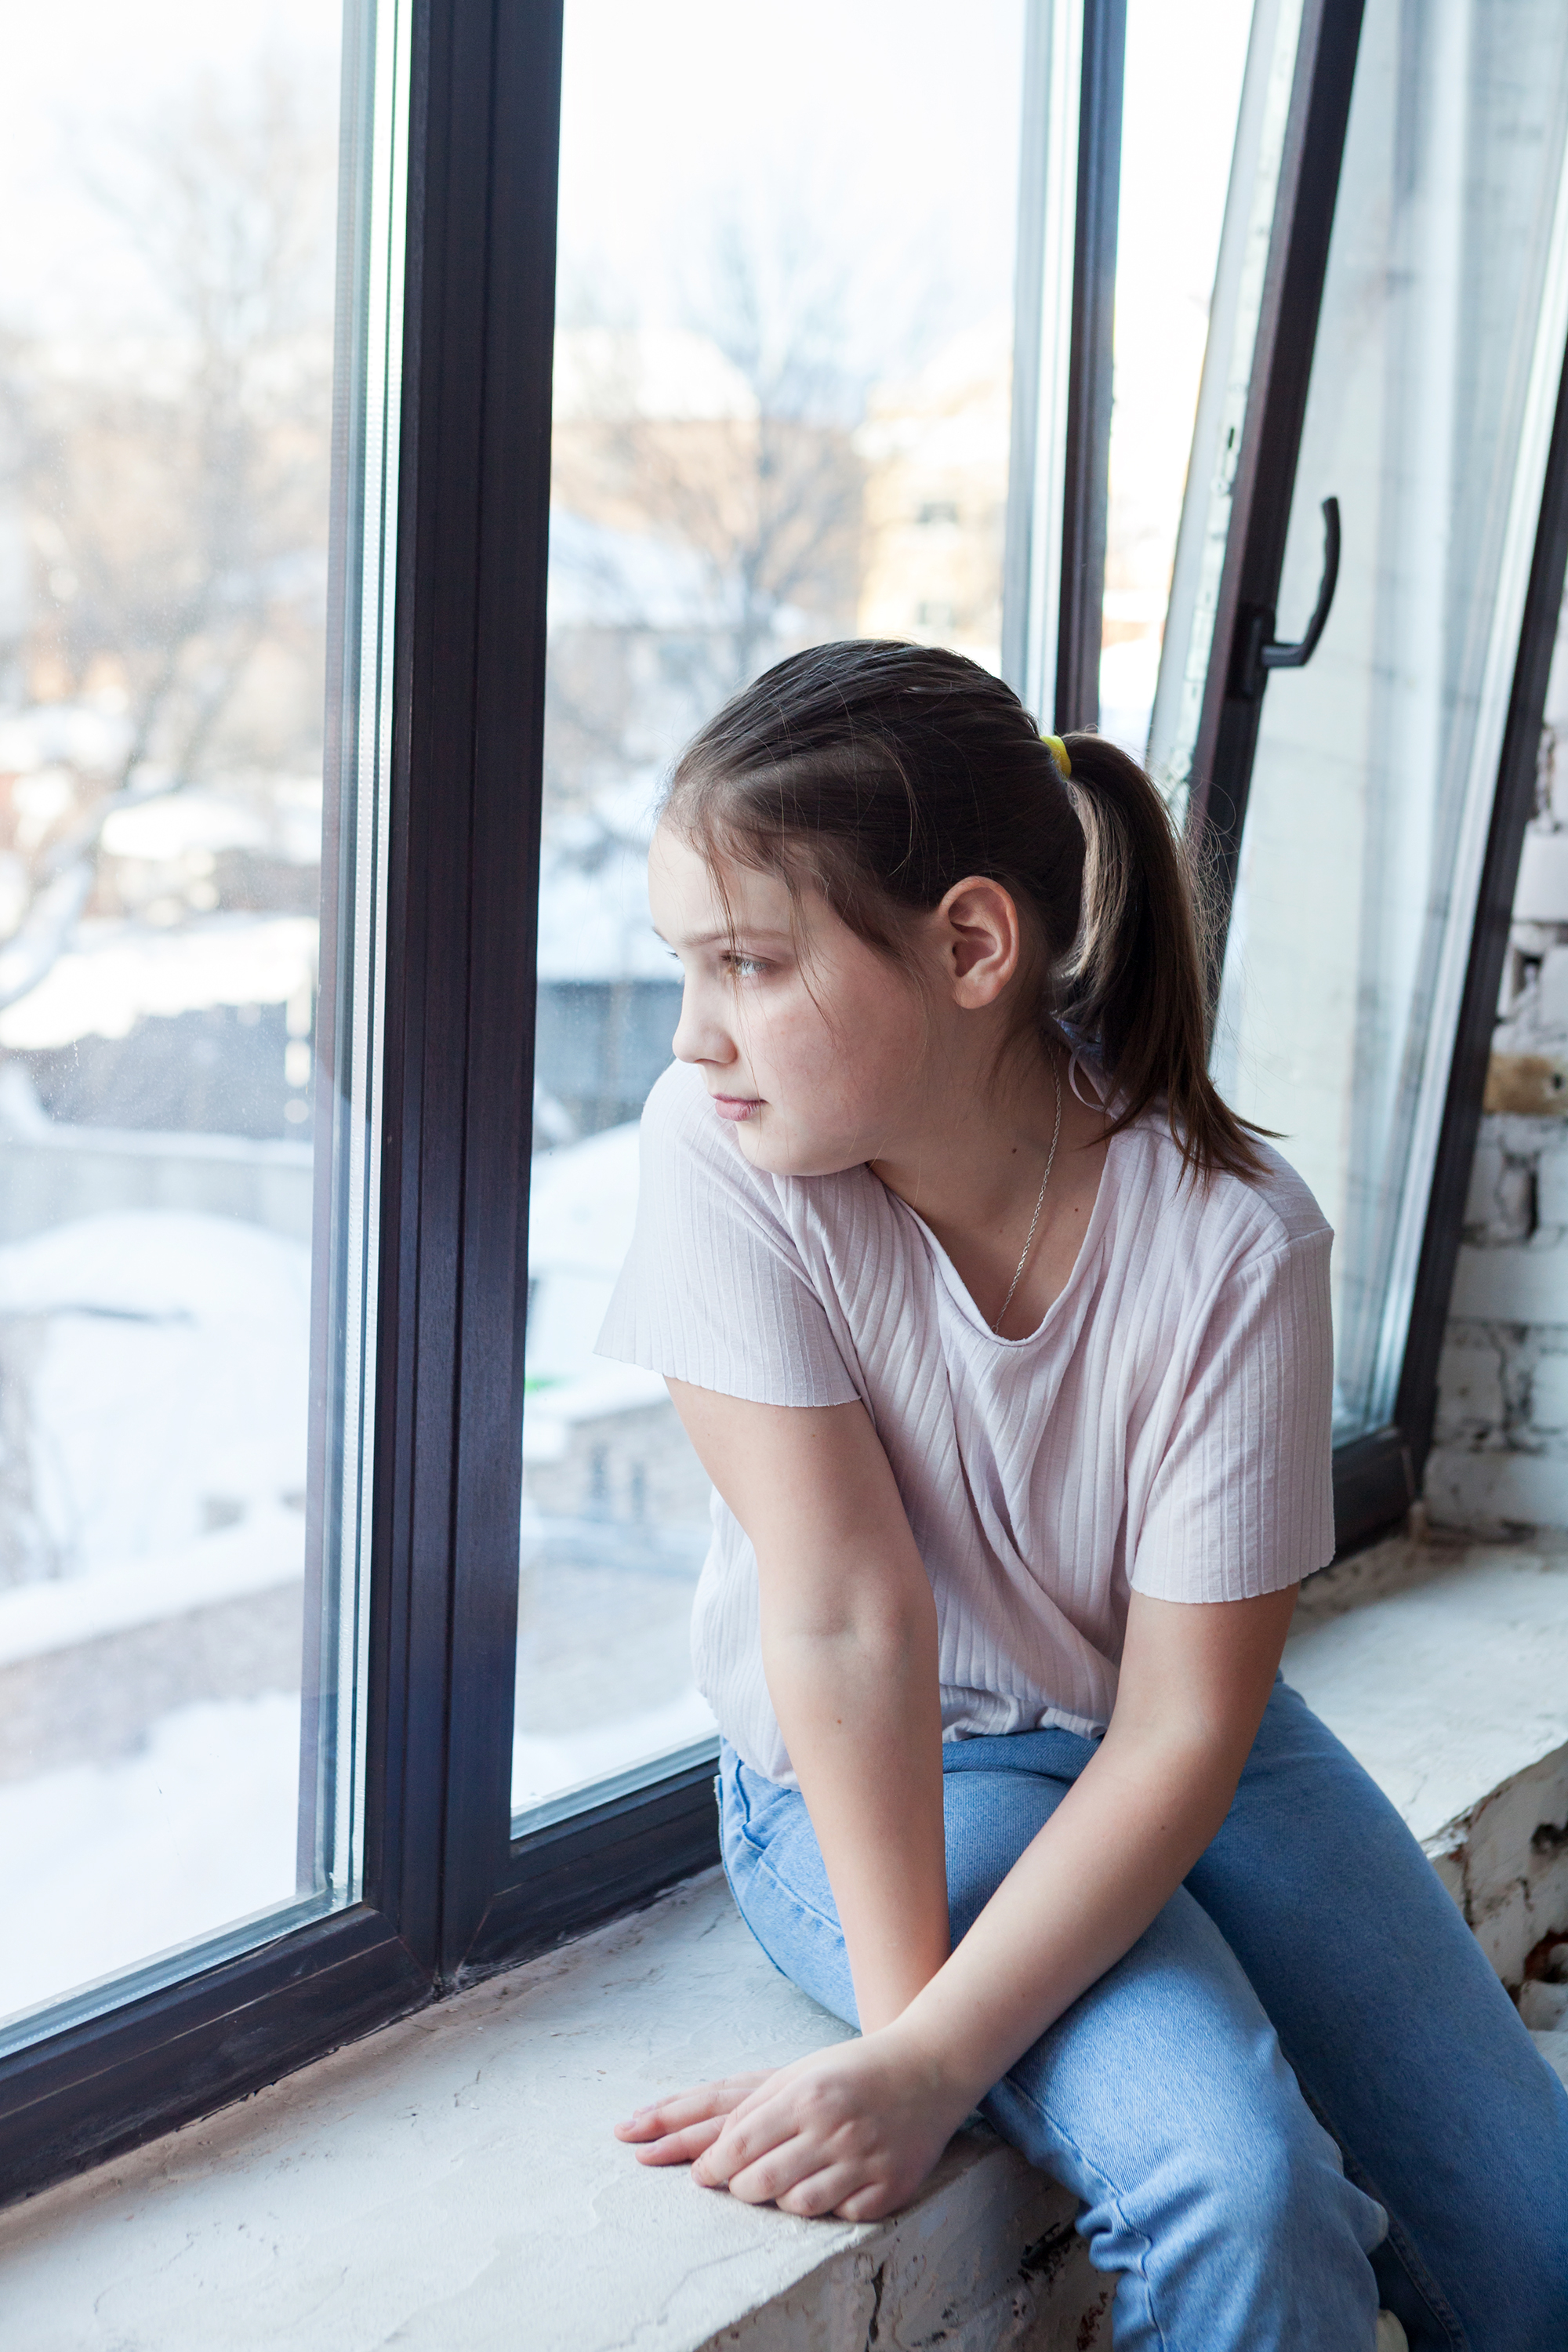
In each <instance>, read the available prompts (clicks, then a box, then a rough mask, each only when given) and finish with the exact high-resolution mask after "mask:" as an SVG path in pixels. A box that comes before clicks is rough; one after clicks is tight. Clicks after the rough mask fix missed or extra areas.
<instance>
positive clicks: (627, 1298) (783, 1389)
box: [595, 1065, 859, 1405]
mask: <svg viewBox="0 0 1568 2352" xmlns="http://www.w3.org/2000/svg"><path fill="white" fill-rule="evenodd" d="M790 1181H792V1180H788V1179H778V1178H774V1177H772V1176H767V1175H763V1174H760V1173H759V1172H758V1171H756V1170H754V1169H753V1168H752V1166H751V1165H750V1163H749V1162H748V1161H747V1160H745V1159H744V1158H743V1157H742V1153H741V1151H740V1150H739V1148H738V1146H737V1145H736V1144H735V1142H734V1140H733V1139H732V1138H731V1135H730V1134H729V1133H728V1132H727V1130H726V1129H724V1128H723V1127H722V1126H721V1124H720V1122H719V1120H718V1119H717V1118H715V1117H714V1115H713V1112H712V1110H711V1108H710V1106H709V1101H708V1096H707V1090H706V1088H705V1087H703V1085H702V1082H701V1079H700V1076H697V1075H696V1074H695V1073H694V1072H692V1071H690V1070H688V1069H683V1068H681V1067H680V1066H679V1065H677V1066H675V1067H674V1068H672V1069H669V1070H667V1071H666V1073H665V1075H664V1076H663V1077H661V1078H660V1079H659V1080H658V1084H657V1085H656V1086H655V1087H654V1088H653V1091H652V1093H651V1094H650V1095H649V1097H648V1099H647V1108H646V1109H645V1110H644V1112H643V1120H642V1136H641V1148H640V1152H639V1176H638V1189H637V1224H636V1227H635V1229H634V1231H633V1234H632V1245H631V1248H630V1250H629V1252H628V1253H627V1255H626V1264H625V1265H624V1266H623V1267H622V1269H621V1274H620V1278H619V1280H618V1281H617V1282H616V1288H615V1292H614V1294H613V1296H612V1297H611V1300H610V1309H609V1313H608V1314H607V1315H606V1317H605V1324H604V1328H603V1329H602V1330H601V1332H600V1333H599V1337H598V1339H597V1341H596V1343H595V1353H596V1354H598V1355H601V1356H611V1357H615V1358H616V1359H617V1360H619V1361H620V1362H622V1363H627V1364H641V1365H643V1366H645V1367H646V1368H647V1370H649V1371H654V1372H662V1373H665V1374H666V1375H667V1376H668V1378H670V1379H672V1380H678V1381H689V1382H690V1383H691V1385H692V1386H693V1387H694V1388H700V1389H713V1390H716V1391H718V1392H719V1394H720V1395H721V1396H733V1397H743V1398H744V1399H746V1401H747V1402H750V1403H753V1404H797V1405H826V1404H850V1403H852V1402H854V1401H855V1399H856V1398H857V1397H858V1395H859V1391H858V1388H857V1386H856V1384H855V1382H854V1381H853V1380H852V1379H851V1378H850V1375H849V1372H848V1370H847V1367H846V1365H845V1361H844V1358H843V1356H842V1354H841V1353H840V1351H839V1349H838V1347H837V1343H836V1341H835V1339H834V1337H833V1329H832V1325H831V1323H830V1320H829V1318H828V1315H827V1312H826V1308H825V1307H824V1304H823V1301H822V1299H821V1298H820V1297H819V1296H818V1295H817V1292H816V1288H815V1286H813V1284H812V1282H811V1279H810V1276H808V1274H807V1272H806V1270H805V1265H803V1263H802V1260H801V1255H800V1252H799V1250H798V1249H797V1247H796V1246H795V1240H794V1238H793V1236H792V1234H791V1232H790V1227H789V1223H788V1220H787V1218H786V1216H785V1214H784V1211H783V1209H782V1207H781V1205H780V1199H779V1195H780V1192H781V1191H784V1189H786V1187H787V1185H788V1184H789V1182H790Z"/></svg>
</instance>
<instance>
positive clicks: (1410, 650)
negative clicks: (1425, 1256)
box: [1216, 0, 1568, 1436]
mask: <svg viewBox="0 0 1568 2352" xmlns="http://www.w3.org/2000/svg"><path fill="white" fill-rule="evenodd" d="M1565 131H1568V49H1565V47H1564V44H1563V17H1562V11H1561V8H1560V7H1559V6H1557V5H1553V0H1536V5H1526V6H1521V7H1517V8H1512V9H1510V10H1509V11H1508V12H1507V13H1506V16H1503V15H1501V14H1500V13H1499V12H1497V11H1489V10H1486V9H1479V8H1475V7H1472V6H1470V5H1466V0H1434V5H1430V6H1425V7H1421V8H1411V7H1409V6H1402V5H1397V0H1371V5H1369V6H1368V8H1367V11H1366V16H1365V21H1364V26H1363V33H1362V42H1361V55H1360V59H1359V63H1358V66H1357V72H1356V82H1355V89H1354V95H1353V99H1352V110H1351V118H1350V125H1349V132H1348V138H1347V143H1346V150H1345V162H1344V171H1343V177H1342V184H1341V187H1340V193H1339V201H1338V205H1337V207H1336V211H1335V216H1334V230H1333V238H1332V244H1331V253H1330V261H1329V271H1328V278H1327V283H1326V287H1325V290H1324V297H1323V306H1322V316H1321V327H1320V331H1319V336H1318V345H1317V357H1316V360H1315V362H1314V366H1313V372H1312V378H1311V383H1310V394H1309V400H1308V407H1307V419H1306V429H1305V436H1304V439H1303V443H1302V449H1301V458H1300V470H1299V473H1298V477H1297V482H1296V489H1295V497H1294V502H1293V505H1292V509H1291V519H1290V532H1289V546H1288V550H1287V555H1286V562H1285V570H1284V578H1283V582H1282V584H1281V590H1280V597H1279V609H1280V613H1281V615H1282V616H1284V619H1285V622H1286V625H1287V628H1288V629H1289V625H1290V624H1291V623H1293V622H1295V621H1296V620H1297V618H1298V617H1299V616H1300V617H1304V616H1305V614H1307V613H1308V612H1309V611H1310V608H1311V604H1312V601H1313V597H1314V594H1315V592H1316V587H1317V580H1318V573H1319V569H1320V567H1321V548H1322V526H1321V517H1320V512H1319V509H1320V503H1321V500H1322V499H1325V498H1327V497H1330V496H1333V497H1336V498H1337V499H1339V501H1340V507H1341V511H1342V519H1343V532H1344V554H1343V561H1342V568H1341V572H1340V582H1339V593H1338V598H1337V601H1336V603H1335V605H1334V610H1333V614H1332V618H1331V621H1330V623H1329V626H1328V629H1327V631H1326V633H1325V635H1324V637H1323V640H1322V643H1321V646H1320V647H1319V650H1318V652H1317V654H1316V655H1315V656H1314V658H1313V661H1312V664H1311V666H1310V667H1309V668H1308V669H1305V670H1303V671H1300V672H1294V673H1291V672H1282V673H1280V674H1279V676H1277V677H1275V678H1274V679H1273V681H1272V682H1271V683H1270V685H1269V687H1268V694H1267V698H1266V699H1265V703H1264V709H1263V718H1262V729H1261V734H1260V738H1259V742H1258V758H1257V765H1256V769H1255V771H1254V775H1253V781H1252V790H1251V797H1250V801H1249V803H1248V807H1247V824H1246V830H1245V834H1244V837H1243V844H1242V854H1241V864H1240V874H1239V880H1238V885H1237V897H1236V909H1235V918H1234V921H1233V925H1232V929H1231V934H1230V945H1229V953H1228V958H1227V962H1226V974H1225V983H1224V991H1223V999H1222V1003H1221V1008H1220V1020H1219V1026H1218V1038H1217V1045H1216V1075H1217V1076H1219V1077H1220V1079H1221V1082H1222V1083H1223V1084H1224V1085H1225V1086H1226V1090H1227V1092H1228V1093H1229V1095H1230V1097H1231V1099H1232V1100H1233V1101H1234V1102H1236V1104H1237V1107H1238V1108H1240V1109H1241V1110H1242V1111H1244V1112H1245V1113H1246V1114H1247V1116H1248V1117H1249V1118H1255V1119H1258V1121H1260V1122H1261V1123H1262V1124H1263V1125H1265V1126H1267V1127H1270V1128H1275V1129H1279V1130H1280V1131H1281V1133H1282V1136H1283V1143H1282V1147H1281V1148H1282V1149H1283V1150H1284V1151H1285V1152H1286V1153H1287V1155H1288V1156H1289V1159H1290V1160H1292V1161H1293V1162H1294V1164H1295V1165H1296V1166H1297V1167H1298V1168H1300V1171H1301V1173H1302V1174H1303V1175H1304V1176H1305V1177H1306V1179H1307V1181H1309V1183H1310V1185H1311V1187H1312V1189H1313V1191H1314V1192H1315V1193H1316V1194H1317V1197H1318V1199H1319V1201H1320V1202H1321V1204H1322V1206H1323V1209H1324V1211H1325V1213H1327V1215H1328V1216H1329V1218H1330V1220H1331V1223H1333V1225H1334V1227H1335V1228H1336V1232H1337V1236H1338V1238H1337V1241H1336V1244H1335V1251H1334V1307H1335V1318H1336V1355H1337V1380H1336V1417H1337V1424H1338V1428H1339V1432H1340V1433H1341V1434H1342V1435H1343V1436H1349V1435H1352V1434H1354V1433H1356V1432H1358V1431H1362V1430H1367V1429H1372V1428H1375V1427H1377V1426H1378V1425H1379V1424H1381V1423H1383V1422H1384V1421H1385V1420H1386V1419H1387V1417H1388V1415H1389V1412H1390V1410H1391V1407H1392V1404H1393V1397H1394V1382H1395V1381H1396V1380H1397V1376H1398V1370H1399V1364H1400V1360H1401V1358H1402V1356H1403V1352H1404V1339H1405V1328H1406V1325H1407V1321H1408V1315H1409V1306H1410V1297H1411V1293H1412V1287H1413V1284H1414V1280H1415V1264H1416V1259H1417V1255H1418V1253H1419V1248H1420V1243H1421V1236H1422V1232H1423V1230H1424V1226H1425V1221H1426V1197H1427V1192H1428V1187H1429V1183H1430V1177H1431V1170H1432V1165H1433V1160H1434V1155H1435V1151H1436V1136H1437V1127H1438V1122H1439V1120H1440V1117H1441V1111H1442V1105H1443V1098H1444V1093H1445V1088H1446V1084H1447V1068H1448V1062H1449V1057H1450V1055H1451V1051H1452V1041H1453V1036H1454V1024H1455V1021H1456V1018H1457V1013H1458V1002H1459V993H1460V989H1461V986H1462V982H1463V974H1464V969H1465V962H1466V958H1467V956H1468V946H1469V935H1470V927H1471V922H1472V919H1473V912H1474V907H1475V903H1476V892H1477V887H1478V883H1479V867H1480V861H1481V856H1482V853H1483V850H1484V846H1485V840H1486V831H1487V824H1488V821H1489V814H1490V808H1491V801H1492V795H1493V791H1494V788H1495V783H1496V777H1497V767H1498V758H1499V753H1500V746H1501V740H1502V731H1503V724H1504V719H1505V717H1506V712H1507V705H1508V698H1509V691H1510V684H1511V679H1512V673H1513V666H1514V660H1515V656H1516V653H1517V648H1518V639H1519V629H1520V622H1521V613H1522V607H1523V599H1524V591H1525V584H1526V580H1527V576H1528V572H1529V566H1530V560H1531V547H1532V544H1533V540H1534V533H1535V526H1536V517H1537V513H1538V510H1539V505H1540V498H1541V488H1542V478H1543V471H1544V465H1545V457H1546V449H1547V443H1548V439H1549V436H1550V430H1551V422H1552V411H1553V407H1554V404H1555V400H1556V395H1557V385H1558V380H1559V375H1560V371H1561V368H1562V363H1563V307H1564V301H1565V299H1568V242H1565V230H1568V220H1565V215H1564V209H1563V158H1564V137H1565Z"/></svg>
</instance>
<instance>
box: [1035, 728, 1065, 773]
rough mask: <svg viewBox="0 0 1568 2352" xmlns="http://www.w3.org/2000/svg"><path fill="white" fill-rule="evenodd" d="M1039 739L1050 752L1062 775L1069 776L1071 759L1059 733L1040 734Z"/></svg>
mask: <svg viewBox="0 0 1568 2352" xmlns="http://www.w3.org/2000/svg"><path fill="white" fill-rule="evenodd" d="M1040 740H1041V742H1042V743H1043V744H1044V745H1045V747H1046V749H1047V751H1048V752H1049V753H1050V755H1051V757H1052V759H1053V760H1054V761H1056V763H1057V765H1058V768H1059V769H1060V770H1061V772H1062V774H1063V775H1064V776H1070V775H1071V773H1072V761H1070V760H1069V759H1068V747H1067V745H1066V744H1065V743H1064V742H1063V741H1062V739H1061V737H1060V736H1059V735H1042V736H1041V738H1040Z"/></svg>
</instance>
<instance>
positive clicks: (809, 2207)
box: [775, 2164, 866, 2221]
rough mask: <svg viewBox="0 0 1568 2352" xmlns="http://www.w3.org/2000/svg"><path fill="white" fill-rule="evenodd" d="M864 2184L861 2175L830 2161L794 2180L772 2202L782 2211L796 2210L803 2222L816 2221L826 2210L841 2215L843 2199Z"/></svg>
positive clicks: (845, 2166) (794, 2211) (790, 2211)
mask: <svg viewBox="0 0 1568 2352" xmlns="http://www.w3.org/2000/svg"><path fill="white" fill-rule="evenodd" d="M865 2187H866V2182H865V2180H864V2178H863V2176H862V2175H861V2174H860V2173H859V2172H858V2171H857V2170H855V2169H854V2168H851V2167H850V2166H849V2165H847V2164H829V2165H827V2166H826V2167H825V2168H824V2169H823V2170H822V2171H821V2172H812V2173H808V2174H807V2175H806V2177H805V2179H804V2180H797V2181H796V2182H795V2187H794V2188H793V2189H785V2190H784V2194H783V2196H782V2197H779V2198H778V2199H776V2200H775V2202H776V2203H777V2205H778V2209H779V2211H780V2212H781V2213H798V2214H799V2215H800V2216H801V2218H802V2220H804V2221H820V2220H821V2219H822V2217H823V2215H824V2214H826V2213H833V2214H842V2213H843V2211H844V2200H846V2199H847V2198H851V2197H853V2196H854V2195H855V2193H856V2191H857V2190H858V2189H864V2188H865Z"/></svg>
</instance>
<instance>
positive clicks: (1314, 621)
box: [1230, 499, 1340, 702]
mask: <svg viewBox="0 0 1568 2352" xmlns="http://www.w3.org/2000/svg"><path fill="white" fill-rule="evenodd" d="M1339 579H1340V502H1339V500H1338V499H1324V500H1323V576H1322V579H1321V582H1320V583H1319V587H1318V601H1317V603H1316V604H1314V605H1313V607H1312V617H1311V619H1310V621H1309V622H1308V624H1307V627H1306V633H1305V635H1303V636H1302V637H1301V639H1300V642H1299V643H1298V644H1296V645H1293V646H1289V645H1280V644H1279V641H1278V640H1277V639H1276V637H1275V635H1274V609H1273V607H1272V605H1266V604H1245V605H1243V607H1242V610H1241V616H1240V618H1241V625H1240V627H1239V628H1238V629H1237V643H1236V664H1235V667H1234V670H1233V672H1232V677H1231V688H1230V690H1231V692H1232V693H1233V694H1234V695H1237V697H1239V698H1240V699H1241V700H1242V701H1243V702H1256V701H1257V699H1258V696H1259V695H1260V694H1261V693H1262V691H1263V687H1264V681H1265V679H1266V677H1267V676H1268V672H1269V671H1270V670H1271V669H1304V668H1305V667H1306V666H1307V664H1308V663H1309V662H1310V660H1311V658H1312V656H1313V655H1314V654H1315V653H1316V652H1317V650H1318V639H1319V638H1320V637H1321V635H1322V634H1323V626H1324V624H1325V623H1326V621H1327V620H1328V617H1329V613H1330V610H1331V607H1332V604H1333V601H1334V590H1335V589H1336V588H1337V587H1338V585H1339Z"/></svg>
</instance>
